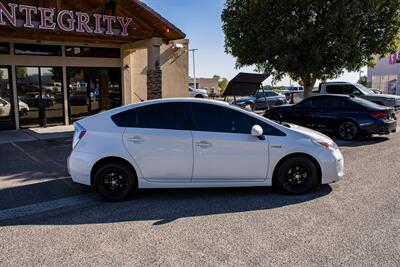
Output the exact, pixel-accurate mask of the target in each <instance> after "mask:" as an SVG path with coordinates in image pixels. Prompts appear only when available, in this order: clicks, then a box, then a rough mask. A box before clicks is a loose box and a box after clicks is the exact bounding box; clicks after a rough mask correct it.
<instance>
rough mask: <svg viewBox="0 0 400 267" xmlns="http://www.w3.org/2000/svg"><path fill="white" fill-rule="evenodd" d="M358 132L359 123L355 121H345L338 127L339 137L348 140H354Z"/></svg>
mask: <svg viewBox="0 0 400 267" xmlns="http://www.w3.org/2000/svg"><path fill="white" fill-rule="evenodd" d="M358 132H359V131H358V125H357V124H356V123H355V122H353V121H343V122H342V123H341V124H340V125H339V128H338V134H339V137H340V138H341V139H343V140H346V141H350V140H354V139H355V138H356V137H357V136H358Z"/></svg>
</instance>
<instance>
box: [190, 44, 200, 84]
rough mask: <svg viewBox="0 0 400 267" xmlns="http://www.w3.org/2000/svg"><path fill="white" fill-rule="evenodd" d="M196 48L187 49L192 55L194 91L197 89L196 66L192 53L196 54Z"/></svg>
mask: <svg viewBox="0 0 400 267" xmlns="http://www.w3.org/2000/svg"><path fill="white" fill-rule="evenodd" d="M197 50H199V49H197V48H193V49H189V51H190V52H192V55H193V85H194V89H197V85H196V64H195V57H194V52H196V51H197Z"/></svg>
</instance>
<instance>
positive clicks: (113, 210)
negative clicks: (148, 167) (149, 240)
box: [0, 185, 332, 226]
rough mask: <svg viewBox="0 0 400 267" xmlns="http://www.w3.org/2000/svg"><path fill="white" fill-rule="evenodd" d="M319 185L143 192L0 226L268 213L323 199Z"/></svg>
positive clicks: (167, 220) (158, 221)
mask: <svg viewBox="0 0 400 267" xmlns="http://www.w3.org/2000/svg"><path fill="white" fill-rule="evenodd" d="M331 191H332V188H331V187H330V186H329V185H322V186H319V187H318V188H316V189H315V190H313V191H312V192H310V193H308V194H305V195H284V194H281V193H278V192H276V191H275V190H273V189H271V188H265V187H258V188H216V189H209V188H208V189H162V190H161V189H157V190H155V189H150V190H149V189H147V190H141V191H139V193H138V194H136V196H134V197H133V198H132V199H130V200H127V201H124V202H106V201H103V200H99V199H95V200H93V201H92V202H90V203H88V204H87V205H80V206H72V207H68V208H62V209H57V210H54V211H49V212H46V214H36V215H32V216H25V217H24V218H19V219H13V220H11V219H10V220H6V221H2V222H0V226H12V225H85V224H106V223H120V222H132V221H154V223H153V225H154V226H157V225H163V224H168V223H170V222H173V221H176V220H178V219H182V218H189V217H200V216H209V215H226V214H232V213H240V212H249V211H260V210H264V211H268V210H271V209H276V208H280V207H285V206H290V205H296V204H299V203H304V202H308V201H312V200H315V199H319V198H322V197H325V196H327V195H328V194H329V193H330V192H331Z"/></svg>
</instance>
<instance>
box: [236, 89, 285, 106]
mask: <svg viewBox="0 0 400 267" xmlns="http://www.w3.org/2000/svg"><path fill="white" fill-rule="evenodd" d="M233 104H234V105H237V106H240V107H242V108H246V109H248V110H264V109H269V108H270V107H274V106H279V105H283V104H286V98H285V96H283V95H281V94H278V93H276V92H274V91H271V90H258V91H257V93H256V94H255V95H253V96H248V97H243V98H239V99H236V101H234V102H233Z"/></svg>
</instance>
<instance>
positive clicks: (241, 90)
mask: <svg viewBox="0 0 400 267" xmlns="http://www.w3.org/2000/svg"><path fill="white" fill-rule="evenodd" d="M268 76H269V75H267V74H258V73H244V72H240V73H239V74H238V75H236V76H235V78H233V79H232V80H231V81H230V82H229V84H228V86H227V87H226V90H225V92H224V95H223V96H248V95H255V93H256V92H257V90H258V89H260V87H261V85H262V82H263V81H265V79H267V78H268Z"/></svg>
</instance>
